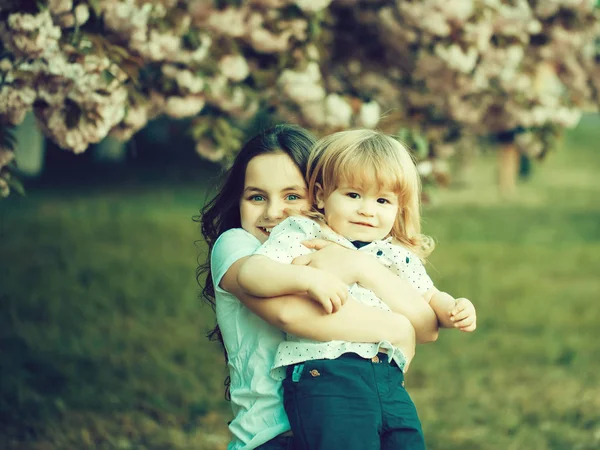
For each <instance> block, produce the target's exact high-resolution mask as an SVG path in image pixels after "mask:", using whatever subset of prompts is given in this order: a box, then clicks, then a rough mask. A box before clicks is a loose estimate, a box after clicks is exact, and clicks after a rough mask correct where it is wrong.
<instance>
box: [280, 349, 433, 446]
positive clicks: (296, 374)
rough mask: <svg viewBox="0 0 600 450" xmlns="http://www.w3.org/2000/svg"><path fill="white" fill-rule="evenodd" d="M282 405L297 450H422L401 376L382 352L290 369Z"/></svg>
mask: <svg viewBox="0 0 600 450" xmlns="http://www.w3.org/2000/svg"><path fill="white" fill-rule="evenodd" d="M283 389H284V405H285V410H286V412H287V415H288V417H289V419H290V424H291V426H292V431H293V432H294V444H295V447H296V450H332V449H344V450H392V449H393V450H423V449H424V448H425V440H424V438H423V431H422V429H421V422H420V420H419V417H418V415H417V410H416V408H415V405H414V403H413V402H412V400H411V398H410V396H409V395H408V392H406V389H404V374H403V373H402V371H401V370H400V368H399V367H398V366H397V365H396V364H395V363H392V364H390V363H388V357H387V355H386V354H384V353H380V354H379V355H377V357H375V358H373V359H364V358H362V357H360V356H358V355H356V354H354V353H346V354H344V355H342V356H340V357H339V358H337V359H333V360H326V359H325V360H324V359H319V360H314V361H307V362H305V363H300V364H296V365H294V366H289V367H288V369H287V377H286V379H285V380H284V382H283Z"/></svg>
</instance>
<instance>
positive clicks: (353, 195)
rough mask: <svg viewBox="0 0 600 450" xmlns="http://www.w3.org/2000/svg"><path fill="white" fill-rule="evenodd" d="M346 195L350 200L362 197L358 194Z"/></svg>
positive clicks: (350, 193) (349, 193)
mask: <svg viewBox="0 0 600 450" xmlns="http://www.w3.org/2000/svg"><path fill="white" fill-rule="evenodd" d="M346 195H347V196H348V197H350V198H360V195H358V194H357V193H356V192H348V193H347V194H346Z"/></svg>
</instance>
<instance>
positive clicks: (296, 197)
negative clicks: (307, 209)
mask: <svg viewBox="0 0 600 450" xmlns="http://www.w3.org/2000/svg"><path fill="white" fill-rule="evenodd" d="M285 199H286V200H287V201H290V202H293V201H296V200H300V196H299V195H298V194H289V195H288V196H287V197H286V198H285Z"/></svg>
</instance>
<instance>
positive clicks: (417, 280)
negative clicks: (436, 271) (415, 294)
mask: <svg viewBox="0 0 600 450" xmlns="http://www.w3.org/2000/svg"><path fill="white" fill-rule="evenodd" d="M404 263H405V264H406V268H405V269H404V274H405V276H406V279H407V280H408V281H410V283H411V284H412V285H413V286H414V287H415V289H416V290H417V291H419V293H420V294H425V293H426V292H427V291H428V290H430V289H431V288H433V281H432V280H431V278H430V277H429V275H428V274H427V271H426V270H425V266H424V265H423V263H422V262H421V260H420V259H419V257H418V256H417V255H415V254H414V253H412V252H410V251H408V250H407V251H406V256H405V259H404Z"/></svg>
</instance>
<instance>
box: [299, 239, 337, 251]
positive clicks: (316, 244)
mask: <svg viewBox="0 0 600 450" xmlns="http://www.w3.org/2000/svg"><path fill="white" fill-rule="evenodd" d="M331 244H332V242H331V241H326V240H325V239H311V240H309V241H302V245H304V246H305V247H307V248H313V249H315V250H321V249H322V248H325V247H327V246H328V245H331Z"/></svg>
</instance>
